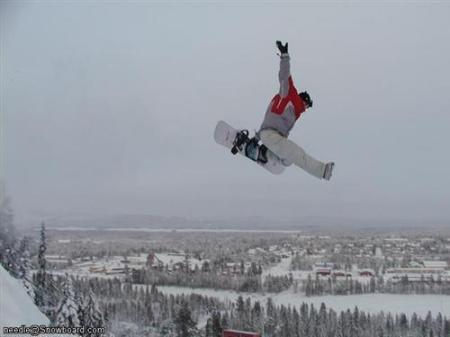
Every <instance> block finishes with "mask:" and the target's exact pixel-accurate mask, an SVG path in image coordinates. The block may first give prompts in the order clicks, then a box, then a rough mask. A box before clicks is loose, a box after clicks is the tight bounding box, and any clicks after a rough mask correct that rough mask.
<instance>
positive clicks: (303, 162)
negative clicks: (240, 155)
mask: <svg viewBox="0 0 450 337" xmlns="http://www.w3.org/2000/svg"><path fill="white" fill-rule="evenodd" d="M259 137H260V138H261V141H262V142H263V144H264V145H266V146H267V147H268V148H269V150H271V151H272V152H273V153H275V154H276V155H277V156H278V157H280V158H281V159H282V160H283V161H285V162H288V163H293V164H295V165H297V166H299V167H301V168H302V169H303V170H305V171H306V172H308V173H309V174H312V175H313V176H315V177H317V178H319V179H321V178H323V177H324V173H325V163H322V162H321V161H319V160H317V159H315V158H313V157H311V156H310V155H308V154H307V153H306V152H305V151H304V150H303V149H302V148H301V147H300V146H298V145H297V144H295V143H294V142H293V141H290V140H289V139H287V138H286V137H283V136H282V135H280V134H279V133H278V132H276V131H274V130H262V131H261V132H260V133H259Z"/></svg>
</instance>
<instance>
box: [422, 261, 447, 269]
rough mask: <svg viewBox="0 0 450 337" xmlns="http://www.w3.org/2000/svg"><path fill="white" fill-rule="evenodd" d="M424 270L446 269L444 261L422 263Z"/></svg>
mask: <svg viewBox="0 0 450 337" xmlns="http://www.w3.org/2000/svg"><path fill="white" fill-rule="evenodd" d="M422 264H423V266H424V268H432V269H441V270H445V269H447V268H448V264H447V262H446V261H422Z"/></svg>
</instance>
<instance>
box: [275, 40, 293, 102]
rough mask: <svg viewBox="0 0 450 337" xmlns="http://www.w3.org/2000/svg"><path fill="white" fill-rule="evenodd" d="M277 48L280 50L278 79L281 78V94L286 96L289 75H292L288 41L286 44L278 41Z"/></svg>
mask: <svg viewBox="0 0 450 337" xmlns="http://www.w3.org/2000/svg"><path fill="white" fill-rule="evenodd" d="M276 44H277V48H278V50H279V51H280V71H279V73H278V79H279V80H280V96H281V97H285V96H287V94H288V92H289V77H290V76H291V66H290V57H289V53H288V43H287V42H286V43H285V44H284V45H283V44H282V43H281V41H277V42H276Z"/></svg>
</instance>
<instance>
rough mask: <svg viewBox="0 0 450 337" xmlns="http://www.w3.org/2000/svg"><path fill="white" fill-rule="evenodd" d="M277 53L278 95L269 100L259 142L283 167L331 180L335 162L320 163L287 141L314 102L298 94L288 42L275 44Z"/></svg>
mask: <svg viewBox="0 0 450 337" xmlns="http://www.w3.org/2000/svg"><path fill="white" fill-rule="evenodd" d="M276 45H277V47H278V50H279V51H280V71H279V74H278V77H279V80H280V92H279V93H278V94H277V95H275V96H274V97H273V99H272V100H271V102H270V104H269V106H268V108H267V111H266V114H265V116H264V121H263V123H262V125H261V127H260V129H259V131H258V133H257V138H259V139H260V140H261V141H262V143H263V144H264V145H265V146H267V148H269V149H270V150H271V151H272V152H273V153H275V154H276V155H277V156H278V157H279V158H280V159H281V160H282V161H283V163H284V164H285V165H286V166H289V165H291V164H295V165H297V166H299V167H301V168H302V169H303V170H305V171H306V172H308V173H310V174H312V175H313V176H315V177H317V178H319V179H326V180H330V178H331V174H332V171H333V167H334V163H333V162H329V163H323V162H321V161H319V160H317V159H315V158H313V157H311V156H310V155H308V154H307V153H306V152H305V151H304V150H303V149H302V148H301V147H300V146H298V145H297V144H296V143H294V142H293V141H291V140H289V139H288V136H289V132H290V131H291V129H292V128H293V126H294V124H295V122H296V121H297V120H298V119H299V117H300V116H301V114H302V113H303V112H305V110H306V109H308V108H311V107H312V106H313V101H312V100H311V97H310V96H309V94H308V93H307V92H306V91H303V92H300V93H299V92H297V89H296V88H295V86H294V82H293V80H292V76H291V72H290V56H289V53H288V43H287V42H286V43H285V44H284V45H283V44H282V43H281V41H277V42H276Z"/></svg>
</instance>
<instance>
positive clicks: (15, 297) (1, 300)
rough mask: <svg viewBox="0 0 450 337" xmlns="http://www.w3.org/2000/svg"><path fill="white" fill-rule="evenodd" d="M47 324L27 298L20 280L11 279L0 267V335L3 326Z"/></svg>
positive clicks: (47, 321) (42, 315) (28, 297)
mask: <svg viewBox="0 0 450 337" xmlns="http://www.w3.org/2000/svg"><path fill="white" fill-rule="evenodd" d="M22 324H24V325H27V326H28V325H33V324H45V325H48V324H49V320H48V318H47V317H46V316H45V315H44V314H43V313H41V312H40V311H39V309H38V308H37V307H36V305H35V304H34V303H33V300H32V299H31V297H30V296H28V294H27V292H26V290H25V287H24V286H23V285H22V282H21V281H20V280H17V279H15V278H13V277H12V276H11V275H9V273H8V272H7V271H6V270H5V269H4V268H3V267H2V266H0V335H2V333H3V327H4V326H8V327H11V326H21V325H22Z"/></svg>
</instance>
